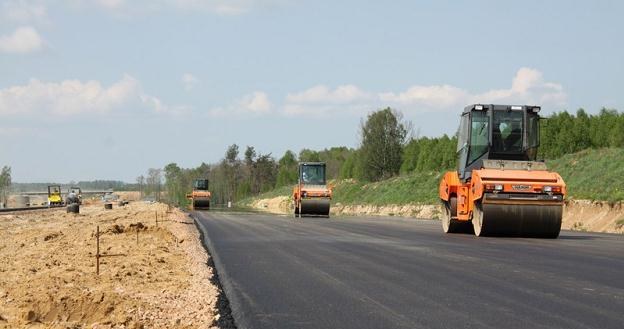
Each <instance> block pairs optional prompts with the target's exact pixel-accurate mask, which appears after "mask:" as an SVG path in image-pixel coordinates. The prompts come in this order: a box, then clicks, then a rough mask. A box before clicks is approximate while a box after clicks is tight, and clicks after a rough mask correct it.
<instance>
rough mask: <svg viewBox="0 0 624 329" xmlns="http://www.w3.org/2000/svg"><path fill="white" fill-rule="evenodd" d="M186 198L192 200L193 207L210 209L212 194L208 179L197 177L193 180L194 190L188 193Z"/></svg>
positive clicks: (195, 208) (194, 208)
mask: <svg viewBox="0 0 624 329" xmlns="http://www.w3.org/2000/svg"><path fill="white" fill-rule="evenodd" d="M186 198H187V199H189V200H190V201H191V209H193V210H208V209H210V198H211V194H210V191H208V179H196V180H194V181H193V192H191V193H188V194H187V195H186Z"/></svg>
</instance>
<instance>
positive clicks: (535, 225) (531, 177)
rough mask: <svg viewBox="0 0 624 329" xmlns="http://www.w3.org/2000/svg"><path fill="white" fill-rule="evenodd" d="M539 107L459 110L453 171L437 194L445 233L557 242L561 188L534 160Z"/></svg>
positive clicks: (557, 179)
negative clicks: (550, 239) (532, 238)
mask: <svg viewBox="0 0 624 329" xmlns="http://www.w3.org/2000/svg"><path fill="white" fill-rule="evenodd" d="M539 111H540V107H539V106H527V105H522V106H515V105H492V104H490V105H486V104H475V105H469V106H467V107H465V108H464V111H463V113H462V115H461V121H460V125H459V131H458V141H457V157H458V168H457V171H449V172H447V173H446V174H445V175H444V177H443V178H442V180H441V182H440V187H439V194H440V200H441V201H442V205H443V208H444V213H443V215H442V229H443V231H444V232H445V233H462V232H463V233H470V232H474V234H475V235H477V236H521V237H539V238H553V239H554V238H557V237H558V236H559V232H560V230H561V219H562V216H563V203H564V198H565V195H566V185H565V183H564V181H563V179H562V178H561V176H560V175H559V174H557V173H556V172H552V171H549V170H548V169H547V167H546V164H545V163H544V162H543V161H537V150H538V147H539V141H540V134H539V127H540V126H539V120H540V116H539Z"/></svg>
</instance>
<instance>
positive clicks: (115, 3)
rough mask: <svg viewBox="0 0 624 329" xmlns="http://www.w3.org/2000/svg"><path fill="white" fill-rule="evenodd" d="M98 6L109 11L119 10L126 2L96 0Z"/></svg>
mask: <svg viewBox="0 0 624 329" xmlns="http://www.w3.org/2000/svg"><path fill="white" fill-rule="evenodd" d="M95 1H96V3H97V4H99V5H100V6H102V7H104V8H108V9H119V8H121V7H122V6H123V5H125V1H124V0H95Z"/></svg>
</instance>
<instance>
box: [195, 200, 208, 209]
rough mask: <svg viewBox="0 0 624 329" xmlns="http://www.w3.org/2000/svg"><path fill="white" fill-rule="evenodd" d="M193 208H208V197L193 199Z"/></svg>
mask: <svg viewBox="0 0 624 329" xmlns="http://www.w3.org/2000/svg"><path fill="white" fill-rule="evenodd" d="M193 209H210V199H193Z"/></svg>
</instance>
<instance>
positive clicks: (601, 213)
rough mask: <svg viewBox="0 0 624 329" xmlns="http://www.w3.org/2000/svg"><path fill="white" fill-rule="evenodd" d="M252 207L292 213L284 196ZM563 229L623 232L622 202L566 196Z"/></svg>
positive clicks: (435, 209) (419, 213)
mask: <svg viewBox="0 0 624 329" xmlns="http://www.w3.org/2000/svg"><path fill="white" fill-rule="evenodd" d="M251 207H252V208H255V209H259V210H263V211H266V212H270V213H274V214H291V213H292V200H291V199H290V198H289V197H287V196H279V197H275V198H271V199H259V200H255V201H254V202H252V203H251ZM330 213H331V215H333V216H340V215H345V216H398V217H411V218H426V219H440V216H442V207H441V206H440V205H427V204H408V205H384V206H375V205H341V204H335V205H332V206H331V209H330ZM561 228H562V229H564V230H573V231H584V232H603V233H624V205H623V204H622V203H621V202H620V203H609V202H603V201H589V200H568V201H566V203H565V206H564V209H563V223H562V225H561Z"/></svg>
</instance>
